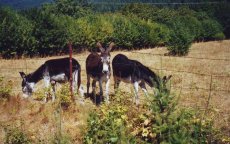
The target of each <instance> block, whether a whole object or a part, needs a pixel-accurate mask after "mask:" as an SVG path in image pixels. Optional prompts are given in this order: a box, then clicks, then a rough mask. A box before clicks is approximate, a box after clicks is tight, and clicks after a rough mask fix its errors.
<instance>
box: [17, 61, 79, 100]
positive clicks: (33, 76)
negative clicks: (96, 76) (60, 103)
mask: <svg viewBox="0 0 230 144" xmlns="http://www.w3.org/2000/svg"><path fill="white" fill-rule="evenodd" d="M69 64H70V60H69V58H68V57H66V58H59V59H52V60H47V61H46V62H45V63H44V64H42V65H41V66H40V67H39V68H38V69H37V70H35V71H34V72H33V73H30V74H28V75H26V74H25V73H24V72H19V73H20V75H21V77H22V92H23V96H24V97H25V98H27V97H29V96H31V95H32V93H33V91H34V88H35V84H36V83H37V82H38V81H40V80H41V79H43V80H44V84H45V87H46V88H48V87H49V86H50V85H52V89H53V93H54V92H55V84H56V82H58V83H64V82H67V81H68V80H69V79H70V67H69ZM72 70H73V74H72V75H73V76H72V77H73V81H72V82H73V83H72V86H73V89H74V88H75V87H76V86H77V88H78V92H79V91H80V94H81V96H83V89H82V87H81V66H80V64H79V63H78V61H77V60H76V59H72ZM46 99H47V97H46V98H45V100H44V101H45V102H46ZM54 100H55V95H54V94H53V95H52V101H54Z"/></svg>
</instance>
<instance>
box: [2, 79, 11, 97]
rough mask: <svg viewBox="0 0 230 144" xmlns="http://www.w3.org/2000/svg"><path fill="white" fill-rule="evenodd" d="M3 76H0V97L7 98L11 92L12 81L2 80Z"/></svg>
mask: <svg viewBox="0 0 230 144" xmlns="http://www.w3.org/2000/svg"><path fill="white" fill-rule="evenodd" d="M3 80H4V78H3V77H0V98H7V99H9V98H10V96H11V92H12V81H8V82H6V83H5V82H4V81H3Z"/></svg>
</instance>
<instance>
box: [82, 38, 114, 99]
mask: <svg viewBox="0 0 230 144" xmlns="http://www.w3.org/2000/svg"><path fill="white" fill-rule="evenodd" d="M97 46H98V48H99V49H100V52H101V53H100V54H98V53H95V52H94V53H91V54H89V56H88V57H87V59H86V74H87V95H89V87H90V78H92V79H93V82H92V90H93V91H92V93H93V96H94V97H95V88H96V82H97V81H99V87H100V97H102V96H103V89H102V83H103V82H105V83H106V92H105V95H106V102H107V103H109V83H110V75H111V68H110V51H111V50H112V48H113V46H114V43H113V42H112V43H110V45H109V47H108V48H107V49H105V48H103V47H102V45H101V43H100V42H98V43H97Z"/></svg>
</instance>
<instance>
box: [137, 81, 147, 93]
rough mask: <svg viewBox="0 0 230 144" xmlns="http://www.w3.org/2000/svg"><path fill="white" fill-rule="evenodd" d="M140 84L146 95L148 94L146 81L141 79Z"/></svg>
mask: <svg viewBox="0 0 230 144" xmlns="http://www.w3.org/2000/svg"><path fill="white" fill-rule="evenodd" d="M139 86H140V87H141V89H142V91H143V92H144V93H145V96H148V92H147V89H146V86H145V82H144V81H141V83H140V84H139Z"/></svg>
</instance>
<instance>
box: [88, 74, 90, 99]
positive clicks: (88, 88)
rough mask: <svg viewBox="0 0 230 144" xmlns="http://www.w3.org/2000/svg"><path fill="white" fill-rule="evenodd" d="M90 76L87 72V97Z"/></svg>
mask: <svg viewBox="0 0 230 144" xmlns="http://www.w3.org/2000/svg"><path fill="white" fill-rule="evenodd" d="M89 86H90V76H89V75H88V74H87V97H88V96H89Z"/></svg>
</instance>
